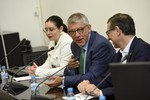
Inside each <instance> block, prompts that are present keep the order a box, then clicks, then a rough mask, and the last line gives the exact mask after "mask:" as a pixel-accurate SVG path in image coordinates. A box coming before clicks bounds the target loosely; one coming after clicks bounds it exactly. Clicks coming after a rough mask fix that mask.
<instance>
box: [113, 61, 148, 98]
mask: <svg viewBox="0 0 150 100" xmlns="http://www.w3.org/2000/svg"><path fill="white" fill-rule="evenodd" d="M110 71H111V74H112V82H113V88H114V93H115V100H150V62H134V63H126V64H121V63H111V64H110Z"/></svg>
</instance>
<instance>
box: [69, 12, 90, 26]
mask: <svg viewBox="0 0 150 100" xmlns="http://www.w3.org/2000/svg"><path fill="white" fill-rule="evenodd" d="M79 21H83V22H84V24H85V25H88V24H89V20H88V18H87V17H86V16H85V15H84V14H82V13H74V14H72V15H71V16H70V17H69V18H68V20H67V24H68V25H69V24H73V23H77V22H79Z"/></svg>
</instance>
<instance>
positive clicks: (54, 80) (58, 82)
mask: <svg viewBox="0 0 150 100" xmlns="http://www.w3.org/2000/svg"><path fill="white" fill-rule="evenodd" d="M50 80H51V81H50V82H45V84H46V85H48V86H51V87H57V86H59V85H61V84H62V81H63V77H60V76H53V77H51V78H50Z"/></svg>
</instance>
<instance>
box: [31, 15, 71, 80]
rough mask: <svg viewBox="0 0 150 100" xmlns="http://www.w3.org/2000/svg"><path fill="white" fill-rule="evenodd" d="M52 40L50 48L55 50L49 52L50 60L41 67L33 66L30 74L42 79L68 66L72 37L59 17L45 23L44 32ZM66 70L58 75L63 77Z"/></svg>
mask: <svg viewBox="0 0 150 100" xmlns="http://www.w3.org/2000/svg"><path fill="white" fill-rule="evenodd" d="M43 31H44V32H45V33H46V35H47V37H48V38H49V40H50V43H49V48H51V47H54V50H52V51H50V52H48V58H47V60H46V61H45V63H44V64H43V65H41V66H39V67H37V66H36V64H33V65H32V66H31V67H29V68H28V72H29V74H33V75H38V76H40V77H45V76H50V75H52V74H53V73H55V72H56V71H58V70H59V69H61V68H62V67H64V66H66V65H67V64H68V60H69V58H70V55H71V47H70V45H71V42H72V39H71V37H70V36H69V35H68V34H67V33H66V32H67V27H65V24H64V23H63V20H62V19H61V18H60V17H59V16H55V15H53V16H50V17H49V18H48V19H47V20H46V21H45V29H44V30H43ZM63 73H64V70H62V71H60V72H59V73H57V75H63Z"/></svg>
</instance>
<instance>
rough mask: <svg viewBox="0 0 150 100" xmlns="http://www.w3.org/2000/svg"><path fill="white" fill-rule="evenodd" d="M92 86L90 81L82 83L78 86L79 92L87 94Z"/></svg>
mask: <svg viewBox="0 0 150 100" xmlns="http://www.w3.org/2000/svg"><path fill="white" fill-rule="evenodd" d="M89 84H90V82H89V81H88V80H84V81H82V82H81V83H79V84H78V86H77V87H78V90H79V92H81V93H83V94H85V93H86V87H87V86H88V85H89Z"/></svg>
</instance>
